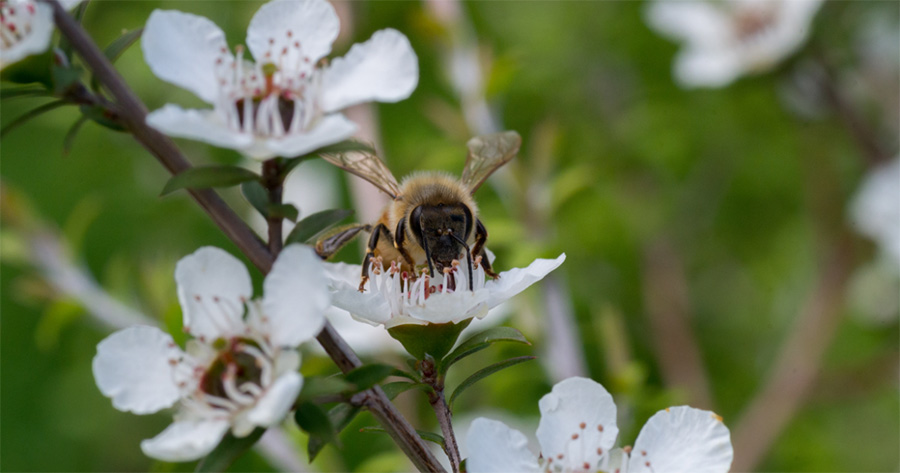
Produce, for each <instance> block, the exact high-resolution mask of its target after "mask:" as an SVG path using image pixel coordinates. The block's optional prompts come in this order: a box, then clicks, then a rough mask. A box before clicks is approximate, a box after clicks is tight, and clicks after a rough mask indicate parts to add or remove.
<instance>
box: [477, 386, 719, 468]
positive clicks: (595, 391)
mask: <svg viewBox="0 0 900 473" xmlns="http://www.w3.org/2000/svg"><path fill="white" fill-rule="evenodd" d="M538 406H539V407H540V410H541V421H540V424H538V428H537V439H538V442H539V443H540V446H541V455H540V456H539V457H538V456H535V455H534V454H533V453H531V451H529V450H528V439H527V438H526V437H525V435H523V434H522V433H521V432H519V431H518V430H513V429H510V428H509V427H507V426H506V424H504V423H502V422H498V421H495V420H490V419H485V418H483V417H481V418H478V419H475V420H474V421H473V422H472V426H471V427H470V429H469V433H468V435H467V437H466V443H467V446H468V450H469V458H468V460H467V461H466V464H467V465H468V471H470V472H471V473H482V472H511V471H516V472H560V473H568V472H595V471H597V470H598V469H599V470H600V471H604V472H617V473H626V472H630V473H635V472H641V473H643V472H656V473H716V472H723V473H724V472H727V471H728V468H729V467H730V466H731V460H732V457H733V456H734V452H733V450H732V447H731V436H730V434H729V432H728V428H727V427H725V424H723V423H722V419H721V418H720V417H719V416H717V415H715V414H713V413H712V412H709V411H703V410H700V409H694V408H692V407H688V406H680V407H671V408H668V409H665V410H662V411H659V412H657V413H656V414H655V415H654V416H653V417H651V418H650V420H649V421H647V423H646V424H645V425H644V427H643V428H642V429H641V432H640V434H638V438H637V441H636V442H635V444H634V448H633V449H630V450H629V449H624V450H623V449H612V447H613V445H614V444H615V442H616V436H617V435H618V433H619V429H618V427H617V426H616V405H615V404H614V403H613V399H612V396H611V395H610V394H609V392H607V391H606V389H605V388H604V387H603V386H601V385H600V384H599V383H597V382H595V381H593V380H590V379H587V378H568V379H566V380H563V381H561V382H559V383H557V384H556V385H555V386H553V391H552V392H550V393H549V394H547V395H546V396H544V397H543V398H541V400H540V402H539V403H538ZM629 451H631V452H632V453H631V455H629V453H628V452H629Z"/></svg>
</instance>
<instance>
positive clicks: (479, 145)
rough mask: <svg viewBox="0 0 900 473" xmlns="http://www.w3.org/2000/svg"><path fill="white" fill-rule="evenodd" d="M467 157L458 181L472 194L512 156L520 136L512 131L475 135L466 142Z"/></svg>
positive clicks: (517, 147) (517, 148)
mask: <svg viewBox="0 0 900 473" xmlns="http://www.w3.org/2000/svg"><path fill="white" fill-rule="evenodd" d="M466 145H467V146H468V147H469V157H468V158H466V167H465V168H464V169H463V173H462V177H461V178H460V182H462V184H463V185H464V186H465V187H466V188H467V189H469V192H471V193H472V194H474V193H475V191H476V190H478V188H479V187H481V184H482V183H484V181H485V180H486V179H487V178H488V176H490V175H491V174H492V173H493V172H494V171H496V170H497V168H499V167H500V166H503V165H504V164H506V162H507V161H509V160H510V159H512V158H514V157H515V156H516V154H517V153H518V152H519V146H521V145H522V137H521V136H519V134H518V133H516V132H514V131H504V132H501V133H493V134H490V135H484V136H476V137H475V138H472V139H471V140H469V142H468V143H467V144H466Z"/></svg>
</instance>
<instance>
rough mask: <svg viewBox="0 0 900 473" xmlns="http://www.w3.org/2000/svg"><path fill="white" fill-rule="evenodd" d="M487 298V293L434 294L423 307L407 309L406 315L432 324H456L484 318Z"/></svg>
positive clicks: (417, 306) (416, 306)
mask: <svg viewBox="0 0 900 473" xmlns="http://www.w3.org/2000/svg"><path fill="white" fill-rule="evenodd" d="M488 296H489V295H488V292H487V291H476V292H469V291H459V292H452V293H447V294H443V293H435V294H432V295H430V296H429V297H428V299H427V300H426V301H425V304H424V305H414V306H410V307H408V308H407V310H406V314H407V315H409V316H410V317H414V318H416V319H419V320H424V321H426V322H428V323H432V324H445V323H448V322H454V323H456V322H460V321H462V320H465V319H469V318H472V317H476V316H477V317H482V316H484V314H486V313H487V309H488V308H487V304H486V300H487V298H488Z"/></svg>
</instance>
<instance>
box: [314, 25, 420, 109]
mask: <svg viewBox="0 0 900 473" xmlns="http://www.w3.org/2000/svg"><path fill="white" fill-rule="evenodd" d="M418 82H419V61H418V59H417V58H416V53H415V52H414V51H413V49H412V46H411V45H410V44H409V40H408V39H407V38H406V36H405V35H403V33H401V32H399V31H397V30H394V29H390V28H388V29H384V30H381V31H376V32H375V34H373V35H372V37H371V38H370V39H369V40H368V41H366V42H365V43H361V44H354V45H353V47H352V48H350V51H349V52H348V53H347V55H345V56H344V57H341V58H337V59H335V60H334V61H332V62H331V65H330V66H329V67H328V68H327V69H325V70H324V71H323V77H322V87H323V90H322V108H323V109H324V110H325V111H326V112H331V111H336V110H340V109H342V108H345V107H348V106H350V105H354V104H357V103H361V102H370V101H373V100H377V101H379V102H397V101H399V100H403V99H405V98H407V97H409V96H410V94H412V92H413V90H415V89H416V84H418Z"/></svg>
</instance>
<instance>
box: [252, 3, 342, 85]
mask: <svg viewBox="0 0 900 473" xmlns="http://www.w3.org/2000/svg"><path fill="white" fill-rule="evenodd" d="M340 28H341V25H340V21H339V20H338V17H337V13H335V11H334V7H332V6H331V4H330V3H328V2H326V1H324V0H299V1H296V0H280V1H273V2H269V3H266V4H264V5H263V6H261V7H260V8H259V11H257V12H256V14H255V15H253V19H252V20H250V26H249V28H247V48H248V49H249V50H250V52H251V53H252V54H253V57H254V58H255V59H256V62H258V63H260V64H265V63H268V62H272V63H274V64H276V65H279V66H282V67H283V68H284V69H287V70H291V71H299V70H303V69H311V68H312V67H313V66H314V65H315V63H316V62H317V61H318V60H319V59H321V58H322V57H325V56H326V55H327V54H328V53H330V52H331V43H333V42H334V40H335V38H337V35H338V32H339V31H340ZM295 43H299V44H300V48H299V49H298V48H297V47H296V46H295ZM285 49H287V54H282V52H283V51H284V50H285ZM266 53H270V55H269V56H266Z"/></svg>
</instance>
